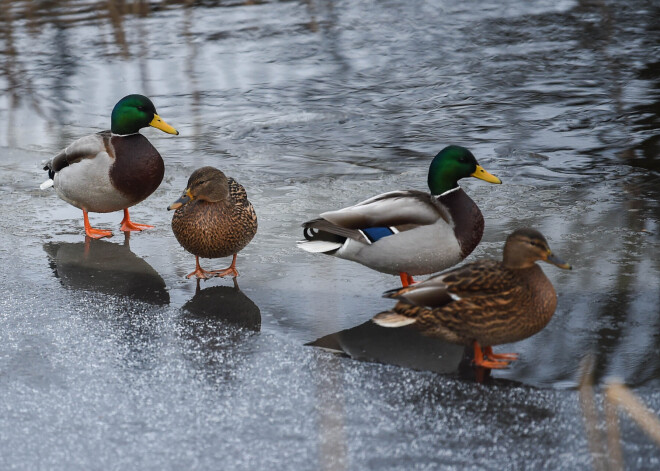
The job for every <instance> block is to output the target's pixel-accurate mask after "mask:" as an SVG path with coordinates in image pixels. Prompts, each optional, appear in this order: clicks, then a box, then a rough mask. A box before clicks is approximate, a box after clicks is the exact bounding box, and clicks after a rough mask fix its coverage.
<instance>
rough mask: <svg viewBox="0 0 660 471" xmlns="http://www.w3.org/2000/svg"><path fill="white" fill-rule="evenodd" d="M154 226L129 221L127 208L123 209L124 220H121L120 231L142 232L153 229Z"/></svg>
mask: <svg viewBox="0 0 660 471" xmlns="http://www.w3.org/2000/svg"><path fill="white" fill-rule="evenodd" d="M153 228H154V226H150V225H149V224H138V223H137V222H133V221H131V217H130V216H129V215H128V208H125V209H124V219H122V220H121V227H120V228H119V229H120V230H122V231H124V232H127V231H143V230H145V229H153Z"/></svg>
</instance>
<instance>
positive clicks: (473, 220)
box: [438, 187, 484, 258]
mask: <svg viewBox="0 0 660 471" xmlns="http://www.w3.org/2000/svg"><path fill="white" fill-rule="evenodd" d="M438 203H439V204H440V205H441V206H442V207H443V208H445V209H446V210H447V211H448V212H449V214H450V215H451V219H452V221H453V223H454V234H455V236H456V240H458V244H459V245H460V247H461V255H462V257H463V258H465V257H467V256H468V255H470V254H471V253H472V251H473V250H474V249H475V248H476V247H477V245H479V242H480V241H481V237H482V236H483V233H484V217H483V215H482V214H481V211H480V210H479V207H478V206H477V205H476V203H475V202H474V201H472V198H470V197H469V196H468V195H467V193H465V192H464V191H463V189H462V188H461V187H457V188H454V189H453V190H450V191H447V192H445V193H443V194H442V195H440V196H439V197H438Z"/></svg>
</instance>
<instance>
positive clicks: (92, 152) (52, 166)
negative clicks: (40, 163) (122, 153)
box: [44, 133, 108, 178]
mask: <svg viewBox="0 0 660 471" xmlns="http://www.w3.org/2000/svg"><path fill="white" fill-rule="evenodd" d="M107 150H108V149H107V147H106V138H105V133H98V134H92V135H89V136H85V137H81V138H80V139H78V140H77V141H74V142H73V143H72V144H71V145H69V146H68V147H67V148H66V149H64V150H63V151H62V152H60V153H59V154H57V155H56V156H55V157H53V158H52V159H51V160H50V161H48V162H47V163H46V165H45V166H44V170H48V176H49V177H50V178H53V176H54V175H55V173H57V172H59V171H60V170H62V169H63V168H65V167H68V166H69V165H72V164H75V163H76V162H80V161H81V160H83V159H91V158H93V157H96V156H97V155H98V154H99V152H107Z"/></svg>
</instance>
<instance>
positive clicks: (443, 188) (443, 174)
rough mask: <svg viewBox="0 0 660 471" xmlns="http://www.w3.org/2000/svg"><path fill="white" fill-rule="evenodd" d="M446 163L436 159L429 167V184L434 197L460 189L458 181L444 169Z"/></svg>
mask: <svg viewBox="0 0 660 471" xmlns="http://www.w3.org/2000/svg"><path fill="white" fill-rule="evenodd" d="M443 165H444V162H443V161H442V160H440V159H437V158H436V159H434V160H433V162H431V166H430V167H429V176H428V184H429V190H431V194H432V195H436V196H437V195H441V194H443V193H446V192H447V191H449V190H453V189H454V188H457V187H458V179H456V177H454V176H450V175H449V174H448V172H447V171H446V170H445V169H443Z"/></svg>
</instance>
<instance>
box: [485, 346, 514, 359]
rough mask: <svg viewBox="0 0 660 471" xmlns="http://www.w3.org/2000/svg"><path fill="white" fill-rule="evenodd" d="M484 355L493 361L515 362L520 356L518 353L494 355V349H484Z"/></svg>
mask: <svg viewBox="0 0 660 471" xmlns="http://www.w3.org/2000/svg"><path fill="white" fill-rule="evenodd" d="M484 355H485V356H486V357H487V358H490V359H491V360H506V361H515V360H517V359H518V357H519V356H520V355H518V354H517V353H494V352H493V347H486V348H484Z"/></svg>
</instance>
